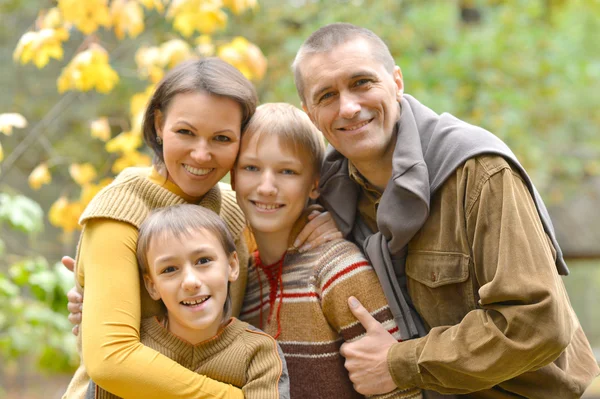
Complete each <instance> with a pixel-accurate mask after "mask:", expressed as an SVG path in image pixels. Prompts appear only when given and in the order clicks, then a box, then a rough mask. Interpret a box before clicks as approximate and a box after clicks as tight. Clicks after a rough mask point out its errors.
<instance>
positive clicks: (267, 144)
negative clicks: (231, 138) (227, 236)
mask: <svg viewBox="0 0 600 399" xmlns="http://www.w3.org/2000/svg"><path fill="white" fill-rule="evenodd" d="M310 165H311V162H309V160H308V159H305V157H303V156H302V152H298V153H296V151H293V150H291V149H289V148H287V147H286V146H283V145H280V143H279V139H278V138H277V136H275V135H259V134H257V135H254V136H252V137H251V138H249V139H246V138H242V144H241V147H240V154H239V158H238V162H237V165H236V168H235V191H236V195H237V202H238V205H239V206H240V208H241V209H242V211H243V212H244V214H245V215H246V219H247V220H248V223H250V226H251V227H252V230H253V231H254V232H255V233H263V234H265V233H268V234H271V233H276V234H278V235H280V234H281V235H285V237H289V234H290V233H291V231H292V227H293V226H294V223H295V222H296V220H297V219H298V218H299V217H300V214H301V213H302V211H303V210H304V208H305V207H306V203H307V201H308V199H309V198H313V199H315V198H317V197H318V192H317V187H318V179H317V178H316V176H315V175H316V174H315V171H314V170H313V167H312V166H310Z"/></svg>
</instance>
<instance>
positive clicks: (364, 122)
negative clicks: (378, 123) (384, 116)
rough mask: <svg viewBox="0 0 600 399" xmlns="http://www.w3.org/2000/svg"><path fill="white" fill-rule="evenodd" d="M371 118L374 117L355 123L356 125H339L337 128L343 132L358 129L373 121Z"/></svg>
mask: <svg viewBox="0 0 600 399" xmlns="http://www.w3.org/2000/svg"><path fill="white" fill-rule="evenodd" d="M373 119H375V118H371V119H369V120H368V121H363V122H360V123H357V124H356V125H351V126H346V127H340V128H339V129H338V130H342V131H344V132H351V131H353V130H358V129H360V128H361V127H363V126H367V125H368V124H369V123H371V122H372V121H373Z"/></svg>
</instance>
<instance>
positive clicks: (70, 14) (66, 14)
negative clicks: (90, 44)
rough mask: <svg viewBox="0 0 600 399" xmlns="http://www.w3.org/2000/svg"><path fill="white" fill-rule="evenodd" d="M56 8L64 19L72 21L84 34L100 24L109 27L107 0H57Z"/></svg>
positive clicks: (96, 28)
mask: <svg viewBox="0 0 600 399" xmlns="http://www.w3.org/2000/svg"><path fill="white" fill-rule="evenodd" d="M58 8H59V9H60V12H61V14H62V16H63V18H64V20H65V21H67V22H71V23H73V25H75V27H76V28H77V29H79V30H80V31H81V32H83V33H84V34H86V35H89V34H90V33H93V32H95V31H96V30H98V28H99V27H100V26H104V27H105V28H109V27H110V24H111V18H110V12H109V9H108V0H85V1H81V0H58Z"/></svg>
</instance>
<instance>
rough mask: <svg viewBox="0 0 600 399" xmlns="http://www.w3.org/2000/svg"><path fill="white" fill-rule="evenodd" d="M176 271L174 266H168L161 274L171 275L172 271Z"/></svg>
mask: <svg viewBox="0 0 600 399" xmlns="http://www.w3.org/2000/svg"><path fill="white" fill-rule="evenodd" d="M176 270H177V268H176V267H175V266H168V267H165V268H164V269H163V271H162V273H163V274H166V273H173V272H174V271H176Z"/></svg>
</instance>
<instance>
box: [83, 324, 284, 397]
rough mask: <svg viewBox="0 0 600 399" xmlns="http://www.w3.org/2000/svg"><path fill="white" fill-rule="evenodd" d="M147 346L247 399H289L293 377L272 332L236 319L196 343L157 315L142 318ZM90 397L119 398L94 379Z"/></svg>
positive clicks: (142, 335)
mask: <svg viewBox="0 0 600 399" xmlns="http://www.w3.org/2000/svg"><path fill="white" fill-rule="evenodd" d="M141 330H142V331H141V341H142V343H143V344H144V345H146V346H148V347H150V348H152V349H154V350H156V351H158V352H160V353H162V354H163V355H165V356H168V357H169V358H171V359H173V360H176V361H177V363H179V364H181V365H182V366H184V367H186V368H188V369H190V370H194V371H195V372H197V373H199V374H203V375H206V376H208V377H210V378H213V379H215V380H218V381H221V382H225V383H228V384H232V385H235V386H237V387H240V388H242V391H243V392H244V397H245V398H246V399H278V398H281V399H284V398H289V397H290V396H289V378H288V375H287V369H286V366H285V361H284V360H283V354H282V353H281V349H280V348H279V346H278V345H277V342H276V341H275V340H274V339H273V338H272V337H271V336H269V335H267V334H265V333H264V332H262V331H260V330H258V329H256V328H255V327H252V326H250V325H249V324H248V323H244V322H242V321H239V320H238V319H235V318H233V319H232V320H231V322H230V323H229V324H228V325H227V326H226V327H225V328H224V329H223V330H222V331H221V332H220V333H219V334H218V335H217V336H215V337H213V338H211V339H209V340H207V341H204V342H201V343H199V344H197V345H192V344H190V343H189V342H187V341H185V340H182V339H180V338H179V337H177V336H176V335H174V334H172V333H170V332H169V331H168V330H167V329H166V328H164V327H163V325H162V324H161V323H160V322H159V320H158V318H157V317H150V318H147V319H144V320H142V326H141ZM87 398H90V399H92V398H96V399H117V398H118V396H116V395H113V394H111V393H110V392H107V391H105V390H104V389H102V388H100V387H98V386H97V385H95V384H94V383H93V382H92V383H91V384H90V389H89V391H88V396H87Z"/></svg>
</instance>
